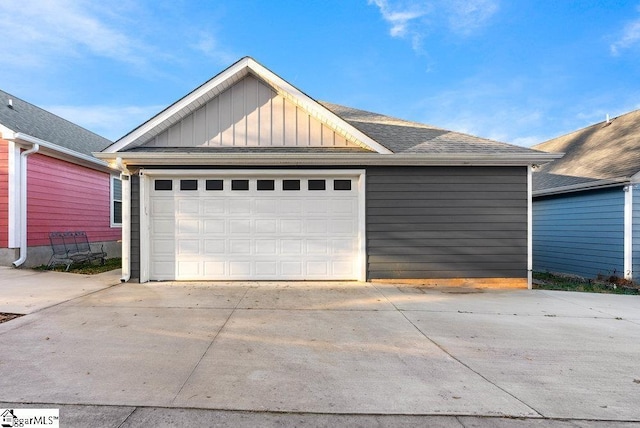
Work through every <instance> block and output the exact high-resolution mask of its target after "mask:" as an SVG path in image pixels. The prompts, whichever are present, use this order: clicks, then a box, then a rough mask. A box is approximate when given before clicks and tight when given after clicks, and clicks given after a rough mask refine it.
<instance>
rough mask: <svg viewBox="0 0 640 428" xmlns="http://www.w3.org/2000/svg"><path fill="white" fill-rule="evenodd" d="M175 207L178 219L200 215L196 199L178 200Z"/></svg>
mask: <svg viewBox="0 0 640 428" xmlns="http://www.w3.org/2000/svg"><path fill="white" fill-rule="evenodd" d="M177 205H178V206H177V207H176V213H177V215H178V216H179V217H182V216H186V217H193V216H194V215H196V216H197V215H198V214H200V201H199V200H198V199H180V200H178V204H177Z"/></svg>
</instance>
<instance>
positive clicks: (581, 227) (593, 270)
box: [533, 186, 639, 278]
mask: <svg viewBox="0 0 640 428" xmlns="http://www.w3.org/2000/svg"><path fill="white" fill-rule="evenodd" d="M624 194H625V192H624V191H623V188H622V187H621V186H620V187H613V188H608V189H601V190H592V191H584V192H575V193H565V194H562V195H550V196H540V197H536V198H535V203H534V204H533V267H534V270H535V271H538V272H545V271H548V272H562V273H570V274H574V275H580V276H583V277H587V278H594V277H596V276H598V275H606V276H611V275H616V276H619V277H623V276H624V198H625V196H624ZM635 215H639V213H638V212H637V211H635V212H634V216H635Z"/></svg>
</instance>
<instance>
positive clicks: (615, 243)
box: [533, 110, 640, 280]
mask: <svg viewBox="0 0 640 428" xmlns="http://www.w3.org/2000/svg"><path fill="white" fill-rule="evenodd" d="M533 148H534V149H537V150H545V151H553V152H564V153H565V156H564V157H563V158H562V159H560V160H557V161H555V162H553V163H550V164H546V165H543V166H541V167H540V168H539V169H537V170H536V171H535V172H534V174H533V186H534V187H533V231H534V233H533V266H534V270H536V271H541V272H544V271H548V272H557V273H568V274H574V275H580V276H583V277H586V278H595V277H598V276H603V277H611V276H615V277H619V278H626V279H629V280H633V279H636V277H637V276H638V275H639V274H640V193H639V190H638V173H639V172H640V110H636V111H633V112H630V113H627V114H624V115H622V116H619V117H616V118H614V119H609V120H606V121H604V122H600V123H597V124H595V125H591V126H589V127H587V128H584V129H580V130H578V131H575V132H572V133H570V134H567V135H564V136H561V137H558V138H555V139H553V140H549V141H547V142H544V143H542V144H539V145H537V146H534V147H533Z"/></svg>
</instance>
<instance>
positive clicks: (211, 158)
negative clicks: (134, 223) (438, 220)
mask: <svg viewBox="0 0 640 428" xmlns="http://www.w3.org/2000/svg"><path fill="white" fill-rule="evenodd" d="M94 155H95V156H96V157H98V158H100V159H105V160H115V158H116V157H119V158H122V161H123V162H124V163H126V164H127V165H138V166H145V165H154V166H179V165H202V166H208V165H233V166H236V165H239V166H245V167H246V166H266V165H269V166H282V165H288V166H300V165H317V166H331V165H333V166H353V165H397V166H409V165H419V166H428V165H493V166H505V165H510V166H515V165H531V164H539V163H543V162H549V161H551V160H553V159H555V157H554V154H552V153H537V152H534V153H520V154H518V155H513V154H478V153H456V154H447V153H438V154H433V153H428V154H419V153H407V154H403V153H401V154H393V155H391V156H387V155H383V154H380V153H264V152H263V153H259V154H256V153H212V152H209V153H207V152H198V153H184V152H154V153H152V152H135V151H134V152H119V153H105V152H100V153H94Z"/></svg>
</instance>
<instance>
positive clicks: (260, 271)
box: [255, 260, 278, 277]
mask: <svg viewBox="0 0 640 428" xmlns="http://www.w3.org/2000/svg"><path fill="white" fill-rule="evenodd" d="M255 273H256V276H258V277H260V276H262V277H265V276H267V277H275V276H276V275H277V274H278V262H277V261H276V260H271V261H262V262H256V272H255Z"/></svg>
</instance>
